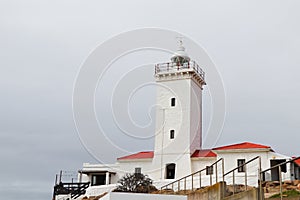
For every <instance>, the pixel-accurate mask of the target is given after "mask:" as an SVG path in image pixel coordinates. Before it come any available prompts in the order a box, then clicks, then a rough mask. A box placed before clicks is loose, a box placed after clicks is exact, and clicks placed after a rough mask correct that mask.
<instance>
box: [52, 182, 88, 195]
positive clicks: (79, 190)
mask: <svg viewBox="0 0 300 200" xmlns="http://www.w3.org/2000/svg"><path fill="white" fill-rule="evenodd" d="M89 185H90V182H85V183H62V182H60V183H59V184H56V185H55V186H54V191H53V198H55V196H56V195H64V194H65V195H67V194H71V198H73V199H76V198H78V197H79V196H81V195H83V194H85V191H86V189H87V188H88V187H89Z"/></svg>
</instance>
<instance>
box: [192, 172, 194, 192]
mask: <svg viewBox="0 0 300 200" xmlns="http://www.w3.org/2000/svg"><path fill="white" fill-rule="evenodd" d="M193 190H194V174H192V191H193Z"/></svg>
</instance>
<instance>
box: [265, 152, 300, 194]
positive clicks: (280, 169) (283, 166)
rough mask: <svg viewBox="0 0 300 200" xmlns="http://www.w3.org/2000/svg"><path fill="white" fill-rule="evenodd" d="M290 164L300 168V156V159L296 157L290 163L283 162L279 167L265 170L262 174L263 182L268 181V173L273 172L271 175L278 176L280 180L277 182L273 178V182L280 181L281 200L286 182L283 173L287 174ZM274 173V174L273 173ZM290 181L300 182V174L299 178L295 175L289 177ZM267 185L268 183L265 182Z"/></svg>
mask: <svg viewBox="0 0 300 200" xmlns="http://www.w3.org/2000/svg"><path fill="white" fill-rule="evenodd" d="M288 163H290V164H291V165H294V164H296V165H297V166H299V164H298V163H300V156H299V157H296V158H293V159H291V160H288V161H285V162H281V163H279V164H277V165H274V166H272V167H270V168H268V169H265V170H263V171H261V172H260V176H261V177H262V181H266V173H267V172H268V171H271V173H270V174H272V173H274V171H275V173H274V174H276V175H278V179H277V178H276V180H272V178H271V181H278V182H279V194H280V199H283V192H284V191H283V184H282V183H283V181H284V178H283V177H282V173H285V172H287V164H288ZM292 169H293V167H292V168H291V169H290V170H291V174H294V173H295V171H294V172H292ZM273 170H274V171H273ZM272 171H273V172H272ZM289 180H290V181H291V180H299V174H298V177H295V174H294V177H289ZM265 183H266V182H265Z"/></svg>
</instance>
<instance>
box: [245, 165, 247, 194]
mask: <svg viewBox="0 0 300 200" xmlns="http://www.w3.org/2000/svg"><path fill="white" fill-rule="evenodd" d="M244 166H245V190H247V165H244Z"/></svg>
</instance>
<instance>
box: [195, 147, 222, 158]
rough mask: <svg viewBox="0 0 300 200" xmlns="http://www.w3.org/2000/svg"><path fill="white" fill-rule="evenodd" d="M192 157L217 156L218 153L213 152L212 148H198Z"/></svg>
mask: <svg viewBox="0 0 300 200" xmlns="http://www.w3.org/2000/svg"><path fill="white" fill-rule="evenodd" d="M191 157H192V158H197V157H198V158H199V157H217V154H215V153H214V152H212V151H211V150H210V149H202V150H196V151H195V152H194V153H193V154H192V156H191Z"/></svg>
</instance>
